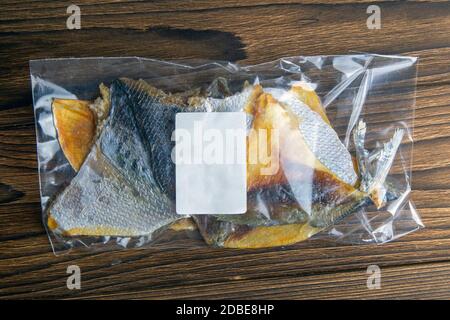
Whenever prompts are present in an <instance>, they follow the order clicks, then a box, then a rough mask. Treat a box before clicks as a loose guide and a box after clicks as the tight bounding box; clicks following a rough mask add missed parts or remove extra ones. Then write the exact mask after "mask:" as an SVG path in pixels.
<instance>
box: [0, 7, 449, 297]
mask: <svg viewBox="0 0 450 320" xmlns="http://www.w3.org/2000/svg"><path fill="white" fill-rule="evenodd" d="M69 4H70V3H68V2H66V1H48V2H47V3H46V2H44V1H32V0H24V1H17V0H3V1H2V3H1V4H0V69H1V72H0V203H1V204H0V297H1V298H201V299H202V298H276V299H305V298H325V299H330V298H332V299H334V298H362V299H365V298H414V299H417V298H441V299H448V298H450V104H449V99H450V80H449V79H450V78H449V76H450V65H449V59H450V36H449V34H450V4H449V3H448V2H434V1H428V2H421V1H417V2H416V1H412V2H408V3H406V2H403V1H388V2H386V1H384V2H377V1H365V0H339V1H334V2H332V1H327V0H249V1H236V0H222V1H216V0H213V1H206V0H204V1H178V0H173V1H148V2H146V1H126V0H125V1H120V2H118V1H106V0H96V1H94V0H84V1H77V4H79V5H80V8H81V29H80V30H68V29H67V28H66V19H67V17H68V16H69V15H68V14H67V13H66V8H67V6H68V5H69ZM370 4H377V5H379V6H380V8H381V23H382V25H381V29H379V30H376V29H375V30H370V29H368V28H367V26H366V20H367V18H368V17H369V14H367V13H366V9H367V7H368V6H369V5H370ZM350 51H363V52H375V53H385V54H407V55H413V56H418V57H420V67H419V74H418V87H417V109H416V122H415V130H414V139H415V149H414V157H415V158H414V165H413V189H414V190H413V199H414V201H415V203H416V205H417V207H418V209H419V211H420V214H421V215H422V218H423V222H424V224H425V225H426V228H425V229H423V230H420V231H418V232H415V233H412V234H410V235H408V236H406V237H404V238H401V239H399V240H398V241H394V242H391V243H388V244H385V245H381V246H377V245H364V246H351V245H342V244H339V245H338V244H332V243H322V242H320V241H319V242H316V241H310V242H305V243H302V244H300V245H297V246H294V247H288V248H285V249H283V250H278V249H261V250H256V251H248V250H246V251H236V250H220V249H211V248H200V249H182V250H175V249H172V250H167V251H165V250H146V249H133V250H122V251H116V252H97V253H88V252H75V253H71V254H69V255H63V256H59V257H55V256H54V255H53V253H52V251H51V248H50V245H49V242H48V239H47V235H46V233H45V231H44V229H43V226H42V224H41V217H40V202H39V189H38V175H37V161H36V145H35V131H34V120H33V111H32V100H31V91H30V78H29V68H28V60H30V59H38V58H48V57H68V56H75V57H87V56H143V57H156V58H160V59H185V58H206V59H220V60H231V61H239V62H241V63H258V62H263V61H267V60H271V59H275V58H278V57H281V56H291V55H299V54H301V55H316V54H345V53H348V52H350ZM73 264H76V265H78V266H80V268H81V270H82V289H81V290H68V289H67V288H66V279H67V276H68V275H67V274H66V269H67V266H68V265H73ZM370 264H377V265H379V266H380V267H381V270H382V283H381V284H382V287H381V289H376V290H368V289H367V287H366V281H367V277H368V275H367V274H366V270H367V267H368V265H370Z"/></svg>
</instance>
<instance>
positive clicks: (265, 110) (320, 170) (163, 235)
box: [30, 54, 423, 253]
mask: <svg viewBox="0 0 450 320" xmlns="http://www.w3.org/2000/svg"><path fill="white" fill-rule="evenodd" d="M416 68H417V59H416V58H413V57H401V56H380V55H371V54H357V55H343V56H313V57H290V58H283V59H279V60H276V61H272V62H267V63H263V64H258V65H251V66H244V65H238V64H233V63H228V62H216V61H214V62H212V61H206V62H205V61H200V62H199V61H189V62H186V61H184V62H164V61H158V60H152V59H143V58H136V57H130V58H83V59H49V60H35V61H31V62H30V69H31V79H32V90H33V101H34V109H35V117H36V131H37V149H38V160H39V173H40V184H41V185H40V186H41V201H42V210H43V223H44V225H45V226H46V228H47V231H48V233H49V238H50V241H51V243H52V246H53V248H54V251H55V253H58V252H60V251H61V250H66V249H70V248H72V247H74V246H79V245H81V246H88V247H96V248H99V247H100V248H110V247H111V246H114V247H115V246H119V247H131V246H143V245H163V246H174V247H179V246H198V245H204V244H207V245H212V246H219V247H226V248H261V247H273V246H284V245H290V244H294V243H297V242H300V241H304V240H306V239H309V238H311V237H313V236H314V238H320V237H325V238H327V239H334V240H336V241H341V242H350V243H355V244H357V243H370V242H374V243H384V242H387V241H390V240H393V239H396V238H398V237H400V236H402V235H405V234H407V233H409V232H411V231H414V230H417V229H418V228H420V227H422V226H423V225H422V222H421V220H420V218H419V216H418V214H417V212H416V210H415V207H414V204H413V203H412V202H411V200H410V192H411V183H410V181H411V160H412V158H411V157H412V129H413V120H414V103H415V87H416Z"/></svg>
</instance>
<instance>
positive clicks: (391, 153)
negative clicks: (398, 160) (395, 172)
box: [368, 129, 404, 209]
mask: <svg viewBox="0 0 450 320" xmlns="http://www.w3.org/2000/svg"><path fill="white" fill-rule="evenodd" d="M403 135H404V130H403V129H397V130H395V133H394V135H393V136H392V138H391V140H390V141H389V142H387V143H385V144H384V146H383V149H382V150H381V152H380V154H379V156H378V159H377V163H376V169H375V172H374V175H373V179H372V181H371V184H370V186H369V187H368V193H369V194H370V198H371V199H372V201H373V202H374V203H375V205H376V207H377V208H378V209H379V208H381V207H382V206H384V205H385V203H386V191H387V189H386V185H385V182H386V178H387V176H388V174H389V170H390V169H391V167H392V163H393V162H394V159H395V155H396V154H397V150H398V148H399V146H400V144H401V142H402V139H403Z"/></svg>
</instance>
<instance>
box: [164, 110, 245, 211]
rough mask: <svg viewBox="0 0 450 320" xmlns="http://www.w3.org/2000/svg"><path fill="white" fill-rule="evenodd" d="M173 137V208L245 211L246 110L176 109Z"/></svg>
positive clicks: (182, 209) (179, 209) (183, 209)
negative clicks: (189, 110)
mask: <svg viewBox="0 0 450 320" xmlns="http://www.w3.org/2000/svg"><path fill="white" fill-rule="evenodd" d="M172 138H173V139H174V140H175V149H174V154H173V160H174V161H175V163H176V211H177V213H178V214H241V213H245V212H246V211H247V165H246V163H247V162H246V156H247V155H246V114H245V113H244V112H188V113H178V114H177V115H176V119H175V132H174V135H173V137H172Z"/></svg>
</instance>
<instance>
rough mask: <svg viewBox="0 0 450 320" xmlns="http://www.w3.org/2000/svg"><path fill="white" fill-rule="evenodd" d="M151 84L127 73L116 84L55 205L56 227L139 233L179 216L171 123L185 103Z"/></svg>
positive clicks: (69, 231) (52, 220)
mask: <svg viewBox="0 0 450 320" xmlns="http://www.w3.org/2000/svg"><path fill="white" fill-rule="evenodd" d="M145 89H146V88H143V86H142V85H140V84H139V83H136V82H133V81H131V80H126V79H123V80H117V81H115V82H114V83H113V84H112V85H111V111H110V115H109V117H108V119H107V120H106V122H105V124H104V125H103V128H102V130H101V133H100V136H99V138H98V140H97V141H96V142H95V144H94V146H93V148H92V150H91V152H90V153H89V155H88V157H87V159H86V161H85V162H84V163H83V165H82V166H81V168H80V170H79V172H78V174H77V175H76V176H75V177H74V178H73V180H72V181H71V183H70V185H69V186H68V187H67V188H66V189H64V190H63V191H62V193H61V194H59V195H58V196H57V197H56V199H55V200H54V201H53V202H52V204H51V205H50V207H49V209H48V212H49V220H48V221H49V223H48V224H49V226H50V227H51V228H53V229H57V230H58V231H60V232H63V233H65V234H69V235H117V236H139V235H150V234H152V232H154V231H155V230H157V229H158V228H160V227H162V226H165V225H167V224H168V223H171V222H173V221H175V220H176V219H178V218H179V216H177V215H176V214H175V210H174V208H173V201H172V200H171V199H170V196H169V195H170V194H172V195H173V189H174V164H173V163H172V161H171V157H170V154H171V149H172V144H171V142H170V137H171V134H172V131H173V125H171V124H173V123H174V117H175V113H176V112H179V111H180V107H179V106H178V105H176V104H173V103H171V101H169V99H165V98H166V97H159V96H157V95H152V94H151V93H149V92H148V90H145ZM171 192H172V193H171Z"/></svg>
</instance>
